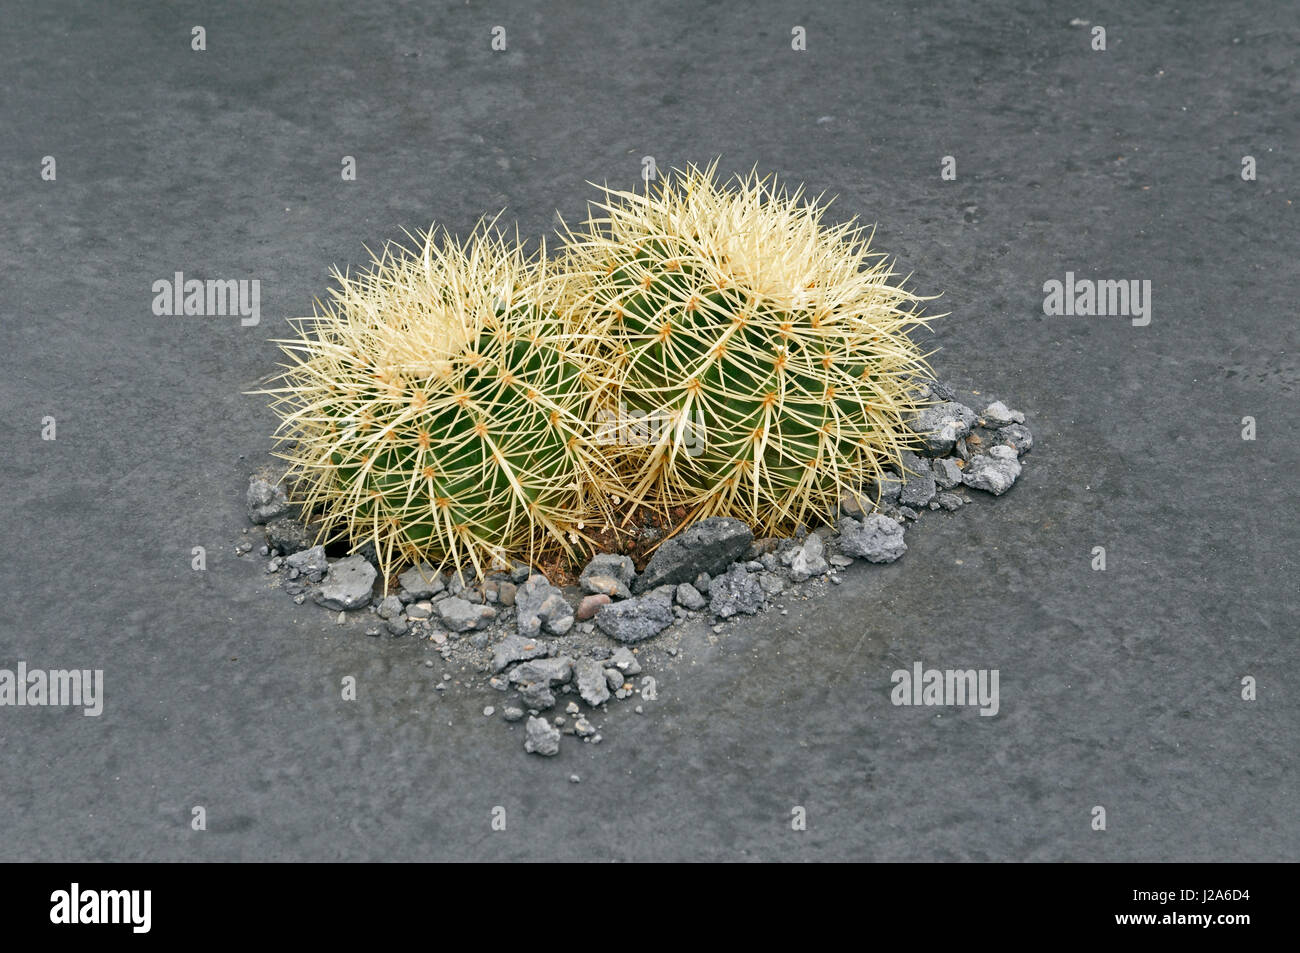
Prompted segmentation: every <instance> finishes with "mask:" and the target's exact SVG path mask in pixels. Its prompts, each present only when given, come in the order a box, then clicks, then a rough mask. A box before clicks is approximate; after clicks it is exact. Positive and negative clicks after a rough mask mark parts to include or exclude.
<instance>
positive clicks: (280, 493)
mask: <svg viewBox="0 0 1300 953" xmlns="http://www.w3.org/2000/svg"><path fill="white" fill-rule="evenodd" d="M246 502H247V503H248V518H249V519H250V520H252V521H253V522H254V523H267V522H269V521H271V520H273V519H275V518H276V517H277V516H283V515H284V514H285V513H287V512H288V511H289V499H288V497H286V496H285V495H284V489H283V488H282V487H279V486H277V485H276V484H274V483H268V482H267V481H266V480H263V479H262V478H261V477H255V476H254V477H249V478H248V497H247V501H246Z"/></svg>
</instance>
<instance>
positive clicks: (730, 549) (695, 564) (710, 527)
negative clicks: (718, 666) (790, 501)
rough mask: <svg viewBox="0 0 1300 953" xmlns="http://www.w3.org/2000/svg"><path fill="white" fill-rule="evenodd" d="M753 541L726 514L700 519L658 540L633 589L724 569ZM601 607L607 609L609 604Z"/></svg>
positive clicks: (637, 589) (740, 525) (752, 535)
mask: <svg viewBox="0 0 1300 953" xmlns="http://www.w3.org/2000/svg"><path fill="white" fill-rule="evenodd" d="M753 541H754V534H753V533H752V532H751V531H750V529H749V527H748V526H746V525H745V524H744V523H742V522H740V520H736V519H731V518H730V517H726V516H711V517H709V518H708V519H705V520H700V521H699V522H698V523H695V524H694V525H692V526H691V527H689V528H688V529H686V530H685V531H684V532H682V533H679V534H678V535H676V536H674V537H673V538H672V539H669V540H667V541H665V542H664V543H662V544H660V546H659V548H658V549H657V550H655V554H654V556H652V557H651V558H650V562H649V564H648V565H647V566H646V567H645V572H644V573H642V574H641V575H640V576H639V577H638V578H637V579H636V581H635V583H634V584H633V587H632V591H633V592H638V593H640V592H646V591H647V590H650V589H654V588H656V587H658V586H663V585H668V584H672V585H676V584H677V583H681V582H690V581H691V580H692V579H694V578H695V577H696V576H698V575H699V574H700V573H702V572H707V573H709V574H710V575H716V574H717V573H720V572H724V571H725V570H726V568H727V567H728V566H729V565H731V563H732V562H734V561H735V560H737V559H739V558H741V557H742V556H743V555H744V553H745V552H746V551H747V550H748V549H749V545H750V543H752V542H753ZM601 611H602V612H608V611H609V607H607V608H605V609H602V610H601ZM669 614H670V615H671V613H669ZM599 618H600V617H599V616H597V619H599Z"/></svg>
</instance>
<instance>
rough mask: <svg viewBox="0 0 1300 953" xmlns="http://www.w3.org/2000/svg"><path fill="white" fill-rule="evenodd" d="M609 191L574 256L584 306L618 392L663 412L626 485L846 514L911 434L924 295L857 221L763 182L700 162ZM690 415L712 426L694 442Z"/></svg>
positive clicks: (630, 457)
mask: <svg viewBox="0 0 1300 953" xmlns="http://www.w3.org/2000/svg"><path fill="white" fill-rule="evenodd" d="M609 196H610V201H609V202H608V203H606V204H604V205H602V206H601V208H602V209H603V210H604V211H605V212H606V213H608V214H607V216H606V217H603V218H599V219H594V220H593V221H592V222H591V223H589V229H588V231H587V232H585V233H584V234H582V235H580V236H577V237H575V238H573V239H572V243H571V249H572V250H571V255H572V256H573V258H574V259H575V261H576V262H577V264H576V265H575V267H576V268H578V270H580V271H581V272H582V273H583V274H585V275H586V276H587V287H586V290H585V293H584V294H583V295H582V296H581V297H580V298H579V299H578V304H577V305H576V307H577V308H578V309H579V310H582V309H587V310H589V311H591V312H592V313H593V314H595V315H596V316H597V317H595V318H593V321H595V322H596V323H601V322H604V323H603V325H602V326H604V327H607V328H608V333H609V334H610V335H611V337H612V338H613V339H615V340H616V341H617V342H618V343H617V346H616V347H615V348H614V351H615V352H616V354H617V358H616V359H615V362H614V363H615V365H616V366H615V377H616V379H617V385H618V386H617V389H616V393H617V395H618V397H619V399H621V401H622V402H623V404H624V407H625V409H629V410H632V411H636V412H640V413H648V414H651V415H652V416H654V417H655V418H656V420H657V422H658V424H659V425H658V426H653V427H650V428H649V430H650V433H651V435H652V436H651V439H650V440H649V442H648V443H647V444H646V445H644V446H641V447H628V448H623V450H622V451H621V455H622V460H621V471H622V472H623V473H624V474H625V477H624V483H625V491H626V493H627V495H628V496H630V497H631V498H633V499H643V500H647V501H655V502H658V503H660V504H662V505H665V506H677V505H682V506H686V507H688V508H689V509H690V510H691V511H693V512H695V513H696V514H698V515H707V514H728V515H735V516H739V517H740V518H742V519H745V520H746V521H748V522H750V523H751V524H753V525H755V526H756V527H758V528H761V529H763V530H772V531H775V530H778V529H782V528H789V527H790V526H791V525H792V524H795V523H798V522H809V521H811V520H812V519H813V518H822V519H829V518H833V516H834V514H835V512H836V510H837V508H838V506H839V503H840V499H841V496H842V494H843V493H845V492H856V491H857V489H858V487H859V486H860V484H861V481H862V479H863V478H864V477H870V476H872V475H877V474H878V473H879V471H880V469H881V468H882V467H883V466H884V465H886V464H889V463H893V462H896V461H897V460H898V459H899V454H900V452H901V450H902V449H903V448H904V447H905V446H907V444H908V441H909V439H910V438H909V437H908V435H907V431H906V428H905V427H904V426H903V421H904V419H905V417H906V415H908V414H909V413H911V412H912V411H914V410H915V401H914V399H913V398H912V397H911V396H910V394H909V382H910V379H911V378H912V377H913V376H914V375H915V374H917V373H918V372H920V371H922V370H924V363H923V360H922V357H921V355H920V354H919V352H918V351H917V349H916V348H915V347H914V346H913V345H912V343H911V342H910V340H909V339H908V337H907V335H906V333H905V330H906V328H907V327H909V326H910V325H914V324H919V323H922V319H920V318H917V317H916V316H915V315H914V314H912V313H910V309H909V308H908V307H907V306H908V305H909V304H910V303H911V302H913V301H916V300H918V299H916V298H915V296H913V295H911V294H910V293H908V292H906V291H904V290H902V289H901V288H899V287H896V286H893V285H891V284H889V283H888V282H887V281H886V280H885V279H886V278H887V277H888V276H889V273H888V272H887V270H886V269H885V268H884V267H883V266H882V265H880V264H879V263H873V262H872V261H870V260H869V259H867V258H866V255H865V252H866V248H865V245H859V243H858V242H857V233H856V232H854V231H850V230H849V227H848V226H841V227H839V228H835V229H825V228H823V227H822V226H821V225H820V223H819V218H820V211H818V210H817V209H816V208H815V207H810V206H804V205H800V204H798V202H797V196H796V197H791V196H788V195H786V194H784V193H777V192H775V191H774V190H772V189H768V188H766V187H765V185H764V184H763V183H761V182H758V181H757V180H756V179H754V178H753V177H752V176H751V177H750V178H749V179H746V180H742V181H741V182H740V183H739V186H738V187H737V188H735V189H733V190H723V189H719V188H717V187H716V186H714V184H713V181H712V173H711V170H710V171H708V172H705V173H700V172H698V171H696V170H690V171H689V172H687V173H685V174H679V175H677V176H676V177H674V178H672V179H670V180H669V181H668V182H666V183H665V185H664V186H663V188H662V189H661V191H660V192H659V194H658V195H657V196H655V197H648V196H647V197H642V196H636V195H631V194H629V193H615V192H610V193H609ZM747 243H748V245H747ZM729 250H739V252H740V255H739V256H737V257H744V258H746V259H747V260H745V261H744V262H743V264H741V263H739V262H735V261H733V260H732V257H733V256H732V255H730V254H728V251H729ZM737 265H740V266H739V267H736V266H737ZM602 315H605V316H606V317H604V318H602V317H600V316H602ZM683 421H686V424H683ZM674 423H675V424H677V426H674ZM687 425H689V427H691V428H701V429H702V434H696V436H702V438H703V439H702V441H696V442H695V444H696V445H694V446H692V447H690V449H689V452H688V450H687V441H686V440H684V439H683V437H684V434H685V430H684V427H685V426H687Z"/></svg>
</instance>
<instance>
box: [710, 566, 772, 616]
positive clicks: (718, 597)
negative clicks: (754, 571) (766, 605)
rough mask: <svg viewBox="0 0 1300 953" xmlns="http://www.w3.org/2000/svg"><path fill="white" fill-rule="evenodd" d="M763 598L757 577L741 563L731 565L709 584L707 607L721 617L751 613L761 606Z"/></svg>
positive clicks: (764, 596)
mask: <svg viewBox="0 0 1300 953" xmlns="http://www.w3.org/2000/svg"><path fill="white" fill-rule="evenodd" d="M765 598H766V595H765V594H764V592H763V586H762V584H761V583H760V582H759V581H758V577H757V576H754V575H751V574H750V573H749V572H747V571H746V570H745V567H744V566H741V565H735V566H732V567H731V568H730V569H729V570H727V571H726V572H725V573H723V574H722V575H721V576H718V577H717V578H716V579H714V580H713V582H712V584H711V585H710V586H709V609H710V610H712V612H713V614H714V615H716V616H718V617H720V618H723V619H729V618H731V617H732V616H733V615H737V614H738V613H744V614H745V615H753V614H754V613H756V612H757V611H758V610H759V609H761V608H762V607H763V601H764V599H765Z"/></svg>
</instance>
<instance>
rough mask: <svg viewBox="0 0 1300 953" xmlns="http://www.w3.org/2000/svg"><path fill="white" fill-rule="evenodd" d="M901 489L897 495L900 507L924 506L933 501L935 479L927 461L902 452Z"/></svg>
mask: <svg viewBox="0 0 1300 953" xmlns="http://www.w3.org/2000/svg"><path fill="white" fill-rule="evenodd" d="M902 463H903V468H904V472H903V488H902V490H901V491H900V492H899V494H898V503H899V505H900V506H911V507H918V506H925V504H927V503H929V502H930V501H931V500H932V499H934V491H935V479H934V472H933V471H932V470H931V469H930V463H929V461H928V460H922V459H921V458H920V457H918V456H917V455H916V454H914V453H909V452H908V451H906V450H905V451H903V455H902Z"/></svg>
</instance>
